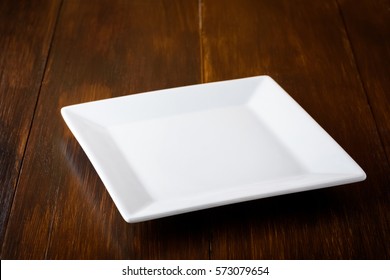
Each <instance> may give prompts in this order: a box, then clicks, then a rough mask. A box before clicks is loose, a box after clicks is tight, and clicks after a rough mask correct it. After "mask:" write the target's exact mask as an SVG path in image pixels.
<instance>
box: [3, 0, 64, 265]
mask: <svg viewBox="0 0 390 280" xmlns="http://www.w3.org/2000/svg"><path fill="white" fill-rule="evenodd" d="M62 2H63V0H61V3H60V5H59V7H58V11H57V16H56V19H55V23H54V25H53V31H52V34H51V38H50V44H49V48H48V50H47V56H46V59H45V62H44V67H43V68H44V70H43V73H42V76H41V81H40V85H39V89H38V94H37V98H36V101H35V104H34V109H33V114H32V118H31V122H30V126H29V129H28V134H27V139H26V144H25V146H24V149H23V155H22V158H21V161H20V166H19V172H18V176H17V179H16V183H15V190H14V192H13V195H12V199H11V200H12V202H11V205H10V207H9V209H10V210H9V213H8V217H7V219H6V221H5V223H4V226H5V233H4V238H3V241H5V240H6V236H7V234H8V223H9V218H10V216H11V213H12V208H13V207H14V202H15V195H16V191H17V189H18V186H19V183H20V178H21V174H22V170H23V165H24V160H25V156H26V151H27V147H28V143H29V140H30V136H31V131H32V127H33V125H34V119H35V115H36V111H37V107H38V103H39V97H40V94H41V90H42V83H43V79H44V77H45V74H46V69H47V63H48V61H49V55H50V50H51V47H52V43H53V38H54V33H55V30H56V27H57V22H58V16H59V12H60V10H61V7H62ZM4 246H5V242H3V243H2V246H1V252H0V258H3V249H4ZM45 251H46V250H45ZM45 257H46V252H45Z"/></svg>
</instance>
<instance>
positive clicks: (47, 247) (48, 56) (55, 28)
mask: <svg viewBox="0 0 390 280" xmlns="http://www.w3.org/2000/svg"><path fill="white" fill-rule="evenodd" d="M63 3H64V0H61V3H60V7H59V8H58V11H57V17H56V22H55V23H54V29H53V34H52V37H51V41H50V46H49V51H48V53H47V60H46V64H45V70H44V72H43V75H42V80H41V86H40V88H39V93H38V98H37V103H36V104H35V110H36V109H37V107H38V101H39V97H40V96H41V90H42V84H43V81H44V78H45V76H46V74H47V72H46V71H47V64H48V61H49V58H50V54H51V50H52V47H53V41H54V37H55V34H56V31H57V27H58V22H59V18H60V15H61V11H62V6H63ZM35 110H34V116H35ZM33 121H34V120H33ZM58 194H59V187H57V190H56V193H55V203H54V209H53V211H52V215H51V221H50V226H49V234H48V237H47V242H46V248H45V255H44V259H47V254H48V251H49V244H50V240H51V235H52V231H53V223H54V216H55V213H56V212H57V203H58Z"/></svg>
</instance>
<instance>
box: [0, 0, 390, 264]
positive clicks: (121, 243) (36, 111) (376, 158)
mask: <svg viewBox="0 0 390 280" xmlns="http://www.w3.org/2000/svg"><path fill="white" fill-rule="evenodd" d="M60 1H61V0H58V1H44V0H40V1H39V3H37V1H34V4H32V3H30V2H29V1H17V2H16V1H8V0H0V129H1V134H0V187H1V188H0V199H1V200H0V203H1V204H0V211H1V213H0V241H1V242H2V243H1V244H2V247H1V248H2V251H1V253H0V257H1V258H2V259H208V258H212V259H261V258H264V259H388V258H390V245H389V242H388V240H389V237H390V223H389V221H390V203H389V202H390V192H389V191H388V187H389V186H390V167H389V158H390V157H389V143H390V142H389V134H388V133H389V130H390V128H389V123H390V121H389V112H388V111H389V110H388V107H389V99H388V94H387V92H388V90H389V81H388V77H387V76H388V73H389V65H390V63H388V62H389V38H390V36H388V34H389V26H390V25H389V2H388V0H387V1H386V0H378V1H369V0H362V1H358V3H357V2H356V1H349V0H327V1H309V0H297V1H288V0H277V1H266V0H226V1H223V0H186V1H182V0H172V1H171V0H146V1H143V0H113V1H110V0H102V1H92V0H89V1H77V0H63V3H62V4H61V3H60ZM53 34H54V35H53ZM263 74H267V75H270V76H272V77H273V78H274V79H275V80H276V81H277V82H278V83H280V84H281V86H282V87H284V88H285V89H286V91H287V92H289V93H290V94H291V96H292V97H293V98H294V99H295V100H296V101H297V102H298V103H300V104H301V106H302V107H303V108H305V110H307V111H308V113H309V114H310V115H312V116H313V118H314V119H315V120H316V121H317V122H318V123H319V124H320V125H321V126H322V127H323V128H324V129H325V130H326V131H328V132H329V134H330V135H331V136H332V137H333V138H334V139H335V140H336V141H337V142H338V143H339V144H340V145H341V146H342V147H343V148H344V149H345V150H346V151H347V152H348V153H349V154H350V155H351V156H352V157H353V158H354V159H355V160H356V161H357V162H358V164H360V165H361V166H362V168H363V169H364V170H365V171H366V173H367V176H368V178H367V180H366V181H364V182H361V183H356V184H351V185H345V186H338V187H334V188H328V189H321V190H315V191H309V192H304V193H296V194H290V195H284V196H280V197H274V198H267V199H262V200H256V201H251V202H246V203H240V204H236V205H229V206H224V207H219V208H214V209H209V210H203V211H198V212H193V213H189V214H183V215H178V216H173V217H168V218H163V219H158V220H154V221H148V222H143V223H137V224H127V223H125V222H124V220H123V219H122V217H121V216H120V215H119V213H118V211H117V210H116V207H115V205H114V204H113V202H112V200H111V198H110V196H109V195H108V193H107V191H106V190H105V188H104V185H103V184H102V182H101V181H100V179H99V177H98V176H97V174H96V172H95V170H94V168H93V166H92V165H91V163H90V161H89V160H88V158H87V157H86V155H85V154H84V152H83V150H82V149H81V147H80V145H79V144H78V143H77V141H76V140H75V138H74V137H73V135H72V134H71V132H70V131H69V129H68V128H67V127H66V125H65V123H64V121H63V120H62V118H61V115H60V109H61V108H62V107H63V106H66V105H70V104H76V103H80V102H86V101H92V100H98V99H103V98H110V97H115V96H121V95H126V94H132V93H138V92H144V91H149V90H154V89H161V88H169V87H176V86H183V85H189V84H198V83H201V82H211V81H217V80H226V79H233V78H239V77H248V76H255V75H263ZM386 151H387V156H386ZM11 204H12V208H11V210H10V207H11ZM8 217H9V218H8ZM7 221H8V222H7ZM3 236H4V238H3Z"/></svg>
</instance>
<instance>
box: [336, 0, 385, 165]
mask: <svg viewBox="0 0 390 280" xmlns="http://www.w3.org/2000/svg"><path fill="white" fill-rule="evenodd" d="M339 3H340V9H341V12H342V16H343V18H344V21H345V24H346V29H347V31H348V35H349V39H350V41H351V45H352V50H353V52H354V55H355V58H356V62H357V66H358V69H359V73H360V75H361V77H362V81H363V85H364V88H365V90H366V92H367V96H368V101H369V104H370V106H371V110H372V111H373V114H374V117H375V120H376V124H377V126H378V129H379V134H380V136H381V138H382V142H383V144H384V146H385V150H386V152H387V159H388V161H389V162H390V94H389V92H390V78H389V73H390V1H388V0H377V1H350V0H340V1H339Z"/></svg>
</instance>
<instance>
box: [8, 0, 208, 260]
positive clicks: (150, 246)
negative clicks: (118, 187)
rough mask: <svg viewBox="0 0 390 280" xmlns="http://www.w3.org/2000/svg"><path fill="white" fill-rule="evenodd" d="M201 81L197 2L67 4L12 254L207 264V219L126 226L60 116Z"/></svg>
mask: <svg viewBox="0 0 390 280" xmlns="http://www.w3.org/2000/svg"><path fill="white" fill-rule="evenodd" d="M200 82H201V74H200V45H199V33H198V5H197V1H196V0H190V1H185V2H183V1H168V0H167V1H165V0H158V1H152V0H149V1H127V0H116V1H112V0H105V1H99V2H96V3H95V2H94V3H93V4H92V5H91V3H89V1H76V0H69V1H68V0H66V1H64V4H63V7H62V12H61V15H60V18H59V23H58V28H57V30H56V35H55V38H54V41H53V47H52V51H51V55H50V58H49V64H48V70H47V74H46V75H45V79H44V83H43V87H42V93H41V97H40V99H39V104H38V107H37V112H36V120H35V121H34V126H33V128H32V132H31V138H30V141H29V144H28V147H27V152H26V160H25V164H24V165H23V172H22V174H21V180H20V184H19V186H18V190H17V193H16V197H15V203H14V204H15V207H14V208H13V211H12V213H11V219H10V224H9V230H8V234H7V237H6V240H5V245H4V249H3V256H4V257H5V258H38V259H41V258H48V259H116V258H125V259H129V258H148V259H154V258H173V259H178V258H197V259H202V258H208V248H209V243H208V229H207V227H208V220H207V216H206V214H205V213H204V212H199V213H193V214H188V215H182V216H178V217H172V218H165V219H160V220H157V221H150V222H145V223H138V224H127V223H125V222H124V220H123V219H122V217H121V216H120V215H119V212H118V211H117V210H116V208H115V206H114V204H113V202H112V200H111V198H110V197H109V195H108V193H107V192H106V190H105V188H104V186H103V184H102V182H101V181H100V179H99V178H98V176H97V174H96V172H95V171H94V169H93V167H92V165H91V164H90V162H89V161H88V159H87V158H86V156H85V154H84V152H83V151H82V150H81V148H80V146H79V144H78V143H77V142H76V140H75V139H74V137H73V136H72V134H71V133H70V131H69V130H68V128H67V127H66V125H65V123H64V122H63V120H62V118H61V116H60V108H61V107H63V106H65V105H70V104H74V103H80V102H84V101H91V100H97V99H102V98H109V97H114V96H120V95H125V94H131V93H135V92H143V91H148V90H153V89H160V88H168V87H174V86H182V85H188V84H195V83H200ZM21 225H22V226H21Z"/></svg>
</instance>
